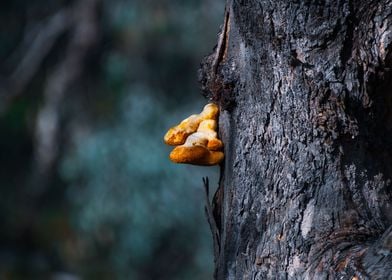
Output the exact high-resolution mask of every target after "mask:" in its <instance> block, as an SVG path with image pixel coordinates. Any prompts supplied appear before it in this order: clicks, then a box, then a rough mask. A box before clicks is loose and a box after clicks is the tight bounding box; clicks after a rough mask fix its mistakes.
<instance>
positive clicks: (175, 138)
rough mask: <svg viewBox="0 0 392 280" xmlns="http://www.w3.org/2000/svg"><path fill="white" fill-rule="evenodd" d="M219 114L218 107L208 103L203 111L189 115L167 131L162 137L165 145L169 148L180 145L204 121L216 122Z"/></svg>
mask: <svg viewBox="0 0 392 280" xmlns="http://www.w3.org/2000/svg"><path fill="white" fill-rule="evenodd" d="M218 113H219V107H218V106H217V105H216V104H214V103H209V104H207V105H206V106H204V108H203V111H202V112H201V113H200V114H198V115H191V116H190V117H188V118H186V119H185V120H183V121H182V122H181V123H180V124H178V125H177V126H174V127H172V128H170V129H169V131H168V132H167V133H166V134H165V136H164V138H163V139H164V141H165V143H166V144H168V145H171V146H177V145H182V144H184V143H185V140H186V138H187V137H188V136H189V135H190V134H192V133H194V132H196V130H197V129H198V127H199V124H200V123H201V122H202V121H204V120H216V119H217V117H218Z"/></svg>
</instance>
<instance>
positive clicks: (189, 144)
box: [170, 132, 224, 165]
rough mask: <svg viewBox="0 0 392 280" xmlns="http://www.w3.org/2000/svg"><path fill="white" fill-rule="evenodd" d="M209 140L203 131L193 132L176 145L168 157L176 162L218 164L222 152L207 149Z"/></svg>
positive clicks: (221, 157)
mask: <svg viewBox="0 0 392 280" xmlns="http://www.w3.org/2000/svg"><path fill="white" fill-rule="evenodd" d="M208 143H209V140H208V139H207V137H206V135H205V133H203V132H195V133H193V134H191V135H190V136H189V137H188V138H187V139H186V141H185V143H184V144H183V145H181V146H177V147H175V148H174V150H173V151H172V152H171V153H170V159H171V160H172V161H173V162H176V163H189V164H195V165H215V164H219V163H220V162H221V161H222V160H223V158H224V154H223V152H220V151H211V150H209V149H208V147H207V146H208Z"/></svg>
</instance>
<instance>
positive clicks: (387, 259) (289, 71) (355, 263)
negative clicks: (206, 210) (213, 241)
mask: <svg viewBox="0 0 392 280" xmlns="http://www.w3.org/2000/svg"><path fill="white" fill-rule="evenodd" d="M391 42H392V1H391V0H380V1H369V0H365V1H362V0H361V1H359V0H358V1H354V0H329V1H325V0H309V1H298V0H274V1H267V0H250V1H249V0H248V1H245V0H233V1H231V0H228V2H227V4H226V11H225V21H224V25H223V28H222V32H221V34H220V36H219V41H218V45H217V48H216V49H215V52H214V53H213V54H211V55H210V56H208V57H207V58H206V59H205V60H204V62H203V63H202V69H201V72H200V74H201V75H200V81H201V84H202V89H203V91H204V92H205V94H206V96H207V97H208V98H209V99H211V100H212V101H214V102H217V103H218V104H219V105H220V107H221V115H220V127H219V129H220V134H221V138H222V140H223V142H224V143H225V157H226V158H225V162H224V164H223V165H222V170H221V172H222V174H221V180H220V186H219V189H218V191H217V193H216V194H215V198H214V204H213V206H214V210H213V211H214V214H215V219H216V223H217V225H218V233H217V235H218V236H219V239H217V240H218V243H219V244H217V245H218V248H219V251H218V252H217V256H216V266H217V269H216V278H217V279H392V227H391V225H392V186H391V179H392V110H391V108H392V75H391V73H392V69H391V67H392V54H391V53H392V43H391Z"/></svg>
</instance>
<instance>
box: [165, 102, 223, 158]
mask: <svg viewBox="0 0 392 280" xmlns="http://www.w3.org/2000/svg"><path fill="white" fill-rule="evenodd" d="M218 114H219V108H218V106H217V105H215V104H213V103H209V104H207V105H206V106H205V107H204V109H203V111H202V112H201V113H200V114H198V115H191V116H190V117H188V118H186V119H185V120H183V121H182V122H181V123H180V124H178V125H177V126H174V127H172V128H170V129H169V131H168V132H167V133H166V135H165V137H164V140H165V143H166V144H168V145H171V146H176V147H175V148H174V149H173V151H172V152H171V153H170V156H169V157H170V159H171V160H172V161H173V162H176V163H188V164H195V165H215V164H219V163H220V162H221V161H222V160H223V158H224V154H223V152H222V149H223V143H222V141H221V140H219V139H218V134H217V132H216V129H217V120H218Z"/></svg>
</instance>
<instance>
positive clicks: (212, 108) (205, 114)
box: [200, 103, 219, 120]
mask: <svg viewBox="0 0 392 280" xmlns="http://www.w3.org/2000/svg"><path fill="white" fill-rule="evenodd" d="M218 114H219V107H218V105H216V104H214V103H208V104H207V105H206V106H204V108H203V111H202V112H201V113H200V115H201V117H202V118H203V119H204V120H216V119H217V118H218Z"/></svg>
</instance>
